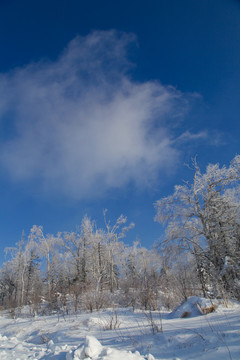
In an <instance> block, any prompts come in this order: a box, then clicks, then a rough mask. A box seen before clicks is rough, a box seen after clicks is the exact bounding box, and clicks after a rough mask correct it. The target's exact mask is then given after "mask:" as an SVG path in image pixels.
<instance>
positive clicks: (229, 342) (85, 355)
mask: <svg viewBox="0 0 240 360" xmlns="http://www.w3.org/2000/svg"><path fill="white" fill-rule="evenodd" d="M191 302H193V300H191V299H189V303H190V304H189V303H188V304H184V309H186V308H187V307H189V306H190V305H191ZM113 320H114V321H113ZM111 324H112V325H113V327H116V329H112V330H111V329H108V328H109V327H110V325H111ZM161 329H162V332H157V330H158V331H159V330H161ZM153 333H154V334H153ZM0 334H1V335H0V359H1V360H11V359H12V360H26V359H32V360H34V359H46V360H48V359H49V360H50V359H58V360H63V359H64V360H65V359H66V360H79V359H87V360H90V359H92V360H144V359H147V360H154V359H155V360H170V359H171V360H172V359H181V360H185V359H188V360H192V359H199V360H203V359H204V360H216V359H218V360H226V359H233V360H239V359H240V306H239V305H238V304H231V306H229V307H228V308H225V307H224V306H222V305H221V306H219V307H218V308H217V310H216V312H213V313H210V314H208V315H201V316H192V317H189V318H181V317H180V318H179V316H177V314H176V313H175V316H173V314H171V316H170V315H169V314H168V313H162V314H159V313H158V312H153V313H152V314H150V313H144V312H142V311H136V312H135V313H133V312H132V311H131V310H129V309H115V310H114V312H113V311H112V310H111V309H109V310H104V311H100V312H99V311H98V312H93V313H81V314H77V315H71V316H65V317H58V316H57V315H52V316H42V317H35V318H26V317H25V318H18V319H10V318H9V316H8V314H7V313H2V314H1V317H0Z"/></svg>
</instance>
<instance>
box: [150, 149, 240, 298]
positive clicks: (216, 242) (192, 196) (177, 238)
mask: <svg viewBox="0 0 240 360" xmlns="http://www.w3.org/2000/svg"><path fill="white" fill-rule="evenodd" d="M192 169H193V171H194V177H193V182H192V183H189V182H186V183H185V184H184V185H178V186H175V191H174V193H173V194H172V195H170V196H168V197H165V198H163V199H161V200H158V201H157V202H156V204H155V207H156V210H157V215H156V217H155V220H156V221H158V222H161V223H165V224H166V238H165V242H164V244H165V246H168V244H170V243H173V242H175V244H176V246H178V247H179V248H180V249H181V250H182V251H190V252H191V253H192V254H193V255H194V257H195V260H196V265H197V271H198V276H199V279H200V282H201V284H202V290H203V293H204V295H207V291H208V286H207V283H210V285H211V288H213V287H214V290H215V292H216V293H219V289H220V288H222V287H223V288H224V289H225V290H227V291H231V292H232V294H233V295H234V296H236V297H239V295H240V294H239V285H238V284H239V275H240V263H239V254H240V241H239V234H240V233H239V216H240V207H239V205H240V201H239V182H240V156H239V155H237V156H235V158H234V159H233V160H232V161H231V163H230V165H229V167H225V166H223V167H222V168H220V167H219V165H218V164H215V165H212V164H210V165H208V166H207V169H206V172H205V173H203V174H202V173H201V170H200V168H199V166H198V164H197V161H196V159H194V160H193V163H192Z"/></svg>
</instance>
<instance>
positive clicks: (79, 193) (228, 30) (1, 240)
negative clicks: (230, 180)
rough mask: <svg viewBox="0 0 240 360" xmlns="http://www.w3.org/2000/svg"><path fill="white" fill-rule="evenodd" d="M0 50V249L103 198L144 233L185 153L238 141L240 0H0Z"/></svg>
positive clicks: (92, 210) (225, 151)
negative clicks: (36, 228) (154, 204)
mask: <svg viewBox="0 0 240 360" xmlns="http://www.w3.org/2000/svg"><path fill="white" fill-rule="evenodd" d="M0 51H1V56H0V189H1V207H0V251H1V254H2V255H1V261H2V260H3V249H4V248H5V247H6V246H13V245H14V244H15V243H16V242H17V241H19V240H20V238H21V233H22V230H24V231H25V234H26V237H27V235H28V233H29V230H30V228H31V226H32V225H34V224H36V225H42V226H43V228H44V231H45V232H46V233H56V232H58V231H70V230H75V228H76V226H77V225H79V224H80V222H81V219H82V217H83V216H84V214H88V215H89V216H90V217H91V218H92V219H95V220H96V222H97V225H98V226H99V227H101V226H102V225H103V217H102V211H103V209H105V208H107V209H108V217H109V219H110V220H111V221H112V222H114V219H116V218H117V217H118V216H119V215H120V214H122V213H123V214H124V215H126V216H127V217H128V219H129V221H130V222H134V223H135V229H134V230H132V231H131V233H129V236H128V239H127V240H126V241H128V242H130V243H131V242H132V241H134V240H135V239H136V238H139V239H140V240H141V243H142V245H143V246H147V247H150V246H151V245H152V244H153V243H154V242H155V241H156V240H157V239H158V237H159V236H160V235H161V227H160V225H159V224H156V223H154V220H153V218H154V215H155V210H154V207H153V203H154V202H155V201H156V200H158V199H159V198H161V197H163V196H166V195H168V194H170V193H171V192H172V191H173V187H174V185H175V184H181V183H182V180H183V179H191V177H192V174H191V171H189V170H188V169H187V168H186V167H185V166H184V164H185V163H189V162H190V161H191V157H194V156H195V155H196V154H197V155H198V161H199V164H200V165H201V167H202V168H203V169H204V168H205V167H206V165H207V164H208V163H209V162H212V163H215V162H219V163H220V164H228V163H229V161H230V160H231V159H232V158H233V157H234V156H235V155H236V154H237V153H239V135H240V121H239V115H240V106H239V104H240V100H239V99H240V2H239V1H234V0H201V1H199V0H181V1H179V0H165V1H164V0H158V1H154V0H149V1H148V2H146V1H139V0H138V1H135V0H128V1H125V0H122V1H120V2H114V1H109V0H108V1H107V0H105V1H104V0H103V1H96V0H95V1H93V0H92V1H91V0H84V1H81V0H68V1H63V0H58V1H55V0H48V1H46V0H41V1H32V0H31V1H30V0H22V1H13V0H6V1H4V0H1V1H0Z"/></svg>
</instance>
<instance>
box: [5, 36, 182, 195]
mask: <svg viewBox="0 0 240 360" xmlns="http://www.w3.org/2000/svg"><path fill="white" fill-rule="evenodd" d="M133 41H134V36H133V35H127V34H124V33H118V32H115V31H106V32H103V31H102V32H93V33H92V34H90V35H88V36H86V37H76V38H75V39H74V40H73V41H72V42H70V44H69V45H68V47H67V48H66V49H65V50H64V52H63V53H62V55H61V56H60V57H59V58H58V59H57V60H56V61H53V62H50V61H48V62H47V61H41V62H39V63H35V64H30V65H27V66H25V67H23V68H18V69H15V70H13V71H11V72H9V73H7V74H1V75H0V99H1V100H0V119H1V121H2V123H3V124H4V122H5V121H6V119H8V121H12V123H13V124H14V127H13V129H12V132H11V134H9V133H7V132H6V134H5V140H4V141H2V144H1V148H0V150H1V154H0V163H1V166H2V167H4V169H6V170H7V171H8V173H9V174H10V176H11V177H12V179H14V180H16V181H24V182H26V181H30V182H33V181H37V182H38V183H39V182H40V183H41V184H42V186H43V187H44V188H45V189H47V190H50V191H57V192H61V193H65V194H67V195H68V196H71V197H75V198H79V199H80V198H83V197H88V196H91V195H94V196H95V195H97V194H99V193H104V192H105V191H106V190H108V189H110V188H118V187H122V186H124V185H125V184H127V183H128V182H129V181H134V182H135V183H136V184H137V185H140V186H146V185H147V184H149V183H151V181H153V180H154V179H155V178H156V176H157V174H158V173H159V171H160V170H163V169H164V170H166V169H167V168H171V167H172V166H173V165H174V163H175V161H176V159H177V157H178V150H177V148H175V146H174V143H173V141H172V140H171V134H170V133H169V130H168V129H169V127H171V126H169V121H170V119H171V118H174V119H175V120H174V121H176V118H178V117H179V116H181V115H182V113H183V112H184V111H185V109H186V107H187V99H186V98H185V97H184V96H183V95H182V94H181V93H180V92H179V91H176V90H175V89H174V88H172V87H167V86H163V85H161V84H160V83H158V82H145V83H137V82H135V81H133V80H132V79H131V77H130V75H129V74H128V71H129V68H130V67H131V64H130V63H129V62H128V60H127V48H128V45H130V44H131V42H133ZM12 126H13V125H12ZM187 137H189V136H187Z"/></svg>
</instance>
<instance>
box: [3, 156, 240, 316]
mask: <svg viewBox="0 0 240 360" xmlns="http://www.w3.org/2000/svg"><path fill="white" fill-rule="evenodd" d="M192 170H193V171H194V177H193V181H192V182H191V183H190V182H186V183H184V184H183V185H181V186H176V187H175V191H174V193H173V194H172V195H170V196H168V197H165V198H162V199H161V200H159V201H157V202H156V204H155V207H156V210H157V215H156V219H155V220H156V221H158V222H161V223H164V224H165V233H164V235H163V240H162V242H161V244H160V246H158V247H156V248H154V249H151V250H147V249H146V248H143V247H141V246H140V244H139V243H138V242H136V243H134V244H133V245H132V246H127V245H126V244H124V242H123V241H122V239H123V238H124V237H125V236H126V235H127V233H128V231H129V230H131V229H132V228H133V226H134V224H129V225H127V218H126V217H125V216H123V215H121V216H120V217H119V218H118V219H117V221H116V223H115V224H113V225H111V224H110V222H108V221H107V219H106V212H104V220H105V227H104V228H103V229H102V228H97V226H96V223H95V222H94V221H92V220H91V219H90V218H89V217H87V216H85V217H84V218H83V219H82V222H81V225H80V226H79V228H78V229H77V231H75V232H62V233H58V234H57V235H52V234H47V235H45V234H44V232H43V228H42V227H41V226H36V225H35V226H33V227H32V229H31V230H30V233H29V235H28V237H27V238H25V236H24V234H22V239H21V241H20V242H19V243H18V244H17V247H16V248H14V249H10V250H9V251H10V258H9V260H8V261H7V262H6V263H4V264H3V266H2V268H1V269H0V305H1V306H2V307H5V308H17V309H21V307H22V306H23V305H26V304H28V305H31V306H32V308H33V309H34V311H35V312H38V311H40V310H41V309H42V308H43V306H42V305H43V304H47V307H48V309H49V308H50V309H51V310H52V309H63V308H64V309H65V310H66V311H68V310H69V304H71V306H72V308H73V309H74V310H75V311H76V310H78V309H79V308H84V309H89V310H93V309H99V308H102V307H105V306H111V305H113V304H117V305H121V306H132V307H133V308H135V307H136V306H138V307H142V308H144V309H157V308H158V307H159V306H167V307H169V308H172V307H174V306H175V305H177V303H179V302H180V301H182V300H183V299H186V298H187V297H188V296H191V295H203V296H206V297H209V296H217V297H223V296H226V295H227V296H230V297H234V298H236V299H238V300H239V299H240V216H239V215H240V198H239V195H240V183H239V180H240V156H236V157H235V158H234V159H233V160H232V162H231V163H230V165H229V167H222V168H220V167H219V165H209V166H208V167H207V169H206V172H205V173H201V171H200V169H199V167H198V164H197V162H196V160H194V161H193V163H192Z"/></svg>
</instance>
